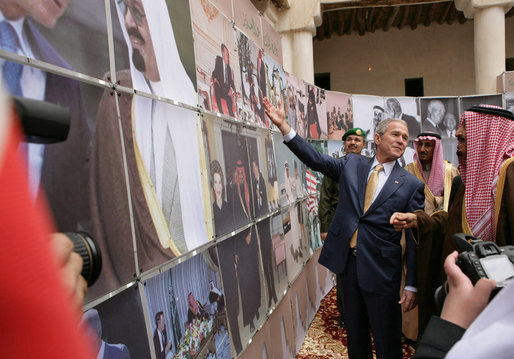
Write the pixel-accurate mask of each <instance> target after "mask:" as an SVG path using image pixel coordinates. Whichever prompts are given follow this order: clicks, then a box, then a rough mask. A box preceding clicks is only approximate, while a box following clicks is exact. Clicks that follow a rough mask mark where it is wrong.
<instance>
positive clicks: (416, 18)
mask: <svg viewBox="0 0 514 359" xmlns="http://www.w3.org/2000/svg"><path fill="white" fill-rule="evenodd" d="M422 13H423V5H417V6H416V15H415V16H414V17H413V18H412V21H411V23H410V28H411V29H412V30H416V28H417V27H418V24H419V23H420V20H421V14H422Z"/></svg>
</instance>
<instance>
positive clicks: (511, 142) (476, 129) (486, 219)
mask: <svg viewBox="0 0 514 359" xmlns="http://www.w3.org/2000/svg"><path fill="white" fill-rule="evenodd" d="M481 107H482V108H491V109H493V110H494V109H501V107H497V106H492V105H482V106H481ZM470 110H471V111H469V110H468V111H466V112H464V113H463V114H462V116H461V119H460V123H459V129H458V130H457V132H456V133H455V135H456V136H457V139H458V147H457V150H458V155H459V153H460V152H461V150H459V148H460V147H464V148H465V150H466V152H467V155H464V154H462V153H460V155H459V170H460V172H461V176H462V182H463V184H464V186H465V187H466V189H467V190H466V191H465V217H464V218H463V226H464V228H463V229H464V231H465V232H467V233H469V234H473V235H474V236H475V237H479V238H481V239H483V240H484V241H494V242H496V225H497V223H496V221H497V218H498V216H497V214H496V213H495V211H498V210H500V208H499V206H500V204H501V202H499V203H497V202H496V199H497V189H498V181H499V180H500V185H501V186H503V184H502V183H504V182H502V181H503V179H502V178H501V176H500V171H501V168H502V165H504V164H505V165H506V166H508V165H509V164H510V163H511V161H512V160H511V159H512V157H513V156H514V121H513V120H512V119H509V118H507V117H502V116H498V115H494V114H488V113H481V112H477V111H474V110H473V108H472V109H470ZM463 141H465V142H466V144H465V145H464V146H462V142H463ZM499 196H500V197H499V198H502V193H499ZM495 207H498V208H496V209H495ZM463 215H464V213H463ZM498 215H499V213H498ZM466 220H467V223H465V221H466Z"/></svg>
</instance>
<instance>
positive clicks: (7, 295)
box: [0, 123, 92, 359]
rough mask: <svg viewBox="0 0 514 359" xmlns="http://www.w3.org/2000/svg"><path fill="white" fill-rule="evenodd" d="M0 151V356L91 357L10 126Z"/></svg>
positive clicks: (48, 227)
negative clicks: (62, 283)
mask: <svg viewBox="0 0 514 359" xmlns="http://www.w3.org/2000/svg"><path fill="white" fill-rule="evenodd" d="M9 130H10V133H9V135H8V140H7V142H8V143H7V145H6V147H5V149H4V151H2V152H0V204H1V206H0V241H1V250H0V273H1V275H2V289H1V294H0V333H2V334H1V335H0V358H2V359H7V358H17V359H18V358H74V359H75V358H79V359H82V358H84V359H85V358H92V355H90V353H89V349H88V348H87V346H86V343H85V340H84V337H83V336H81V335H80V333H79V331H78V328H77V325H78V321H79V315H80V313H76V312H75V311H74V308H73V306H72V304H71V302H70V301H69V300H68V298H67V297H66V296H65V292H64V288H63V287H62V285H61V283H60V279H59V272H58V269H57V265H56V263H55V262H54V260H53V256H52V255H51V252H50V247H49V240H48V234H49V233H51V230H52V226H51V225H50V221H49V218H48V217H49V216H48V215H47V214H46V211H45V210H44V209H43V207H44V206H43V205H41V203H39V204H36V205H34V203H33V201H32V200H31V198H30V196H29V192H28V183H27V171H26V168H25V165H24V164H22V161H21V159H20V156H19V154H18V152H17V150H18V143H19V139H20V129H19V128H18V126H17V123H16V125H15V126H11V128H10V129H9Z"/></svg>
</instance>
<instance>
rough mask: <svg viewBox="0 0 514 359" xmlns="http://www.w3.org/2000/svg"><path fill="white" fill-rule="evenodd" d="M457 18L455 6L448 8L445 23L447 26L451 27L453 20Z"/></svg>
mask: <svg viewBox="0 0 514 359" xmlns="http://www.w3.org/2000/svg"><path fill="white" fill-rule="evenodd" d="M456 17H457V9H456V8H455V6H452V7H450V11H448V16H447V17H446V22H447V23H448V25H451V24H452V23H453V21H454V20H455V18H456Z"/></svg>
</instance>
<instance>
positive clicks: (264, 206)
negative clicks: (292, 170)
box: [244, 127, 279, 218]
mask: <svg viewBox="0 0 514 359" xmlns="http://www.w3.org/2000/svg"><path fill="white" fill-rule="evenodd" d="M244 134H245V135H246V138H247V145H248V155H249V163H250V171H251V174H250V176H249V177H250V182H251V184H252V190H251V193H252V195H251V202H252V204H253V210H254V217H255V218H260V217H262V216H265V215H267V214H268V213H270V211H273V210H275V209H277V208H278V200H279V194H278V181H277V168H276V163H275V156H274V153H273V151H272V150H273V144H272V140H271V138H272V137H271V133H270V131H269V130H265V129H261V128H251V127H247V128H246V129H245V130H244Z"/></svg>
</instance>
